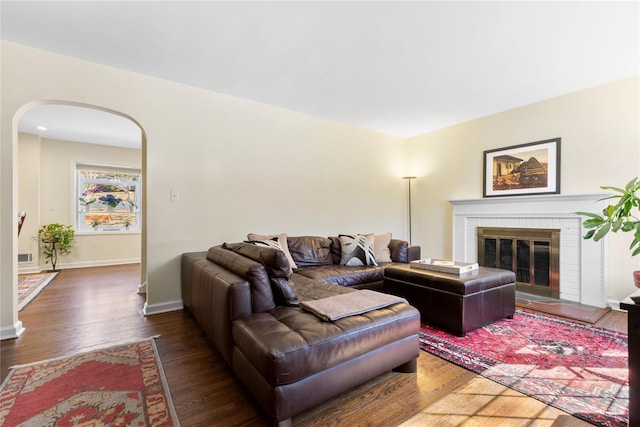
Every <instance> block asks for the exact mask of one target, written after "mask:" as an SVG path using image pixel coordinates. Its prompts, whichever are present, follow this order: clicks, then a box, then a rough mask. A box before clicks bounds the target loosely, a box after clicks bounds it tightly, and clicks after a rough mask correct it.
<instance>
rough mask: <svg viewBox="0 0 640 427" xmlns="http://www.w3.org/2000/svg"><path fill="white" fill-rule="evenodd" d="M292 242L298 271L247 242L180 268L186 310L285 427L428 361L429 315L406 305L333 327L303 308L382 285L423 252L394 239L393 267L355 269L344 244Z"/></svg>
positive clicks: (195, 257)
mask: <svg viewBox="0 0 640 427" xmlns="http://www.w3.org/2000/svg"><path fill="white" fill-rule="evenodd" d="M288 241H289V245H288V248H289V249H290V252H291V256H292V257H293V260H294V261H295V264H297V268H296V269H295V270H294V271H293V273H292V274H291V269H290V263H289V261H288V259H287V257H286V256H285V255H284V254H283V252H282V251H279V250H277V249H273V248H267V247H260V246H256V245H253V244H250V243H244V242H243V243H235V244H223V245H220V246H214V247H212V248H210V249H209V250H208V251H207V252H196V253H186V254H183V256H182V271H181V275H182V298H183V301H184V305H185V307H186V308H187V309H188V310H190V311H191V313H192V314H193V315H194V317H195V318H196V320H197V321H198V323H199V324H200V326H201V327H202V328H203V329H204V330H205V332H206V333H207V335H208V336H209V338H210V339H211V341H212V342H213V343H214V345H215V346H216V348H217V349H218V351H220V353H221V354H222V355H223V356H224V358H225V360H226V362H227V363H228V364H229V366H230V367H231V368H232V369H233V371H234V372H235V374H236V375H237V376H238V377H239V378H240V380H241V381H242V382H243V383H244V384H245V386H246V387H247V388H248V389H249V390H250V392H251V393H252V395H253V396H254V398H255V399H256V400H257V402H258V403H259V404H260V405H261V406H262V408H264V410H265V411H266V413H267V414H268V415H269V417H271V419H272V420H273V422H274V424H275V425H278V426H287V425H290V424H291V417H293V416H294V415H296V414H298V413H300V412H302V411H304V410H306V409H309V408H311V407H313V406H315V405H317V404H319V403H321V402H323V401H325V400H327V399H329V398H331V397H333V396H336V395H337V394H339V393H342V392H344V391H346V390H348V389H350V388H352V387H354V386H356V385H358V384H361V383H364V382H366V381H368V380H370V379H372V378H374V377H376V376H378V375H380V374H382V373H384V372H387V371H389V370H396V371H400V372H415V370H416V365H417V357H418V355H419V341H418V333H419V330H420V314H419V312H418V311H417V310H416V309H415V308H414V307H412V306H410V305H408V304H406V303H402V302H401V303H393V304H391V305H388V306H386V307H383V308H379V309H374V310H371V311H367V312H365V313H362V314H358V315H351V316H348V317H344V318H341V319H339V320H334V321H325V320H322V319H321V318H320V317H318V316H316V315H315V314H312V313H311V312H309V311H307V310H305V309H304V308H302V307H301V306H299V305H295V304H296V300H298V301H301V302H303V301H309V300H318V299H321V298H326V297H331V296H335V295H342V294H347V293H356V294H354V295H357V293H358V292H360V291H359V290H358V289H357V288H366V287H373V288H379V286H380V285H381V283H382V274H383V269H384V267H385V266H387V265H393V263H406V262H408V261H410V260H413V259H418V258H419V257H420V248H419V247H411V248H410V247H409V245H408V244H407V242H406V241H402V240H397V239H392V240H391V242H390V243H389V249H390V252H391V259H392V261H393V262H392V263H386V264H381V265H378V266H367V267H364V266H363V267H347V266H340V265H339V264H336V263H335V262H334V261H335V256H336V254H338V253H339V252H338V250H339V248H336V247H335V245H336V244H340V240H338V239H336V238H324V237H318V236H302V237H289V238H288ZM332 245H333V247H332ZM329 260H331V262H330V261H329ZM338 262H339V260H338ZM336 284H337V285H336ZM340 285H342V286H340ZM283 288H285V289H284V290H283ZM352 296H353V295H352ZM352 296H350V297H352Z"/></svg>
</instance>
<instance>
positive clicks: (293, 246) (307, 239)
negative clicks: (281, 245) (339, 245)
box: [287, 236, 333, 268]
mask: <svg viewBox="0 0 640 427" xmlns="http://www.w3.org/2000/svg"><path fill="white" fill-rule="evenodd" d="M287 245H288V246H289V253H291V257H292V258H293V260H294V262H295V263H296V265H297V266H298V268H300V267H305V266H309V265H330V264H333V257H332V256H331V240H330V239H328V238H326V237H320V236H296V237H291V236H289V237H287Z"/></svg>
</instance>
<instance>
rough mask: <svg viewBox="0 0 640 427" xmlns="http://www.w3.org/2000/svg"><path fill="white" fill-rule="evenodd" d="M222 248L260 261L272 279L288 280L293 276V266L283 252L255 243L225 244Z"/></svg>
mask: <svg viewBox="0 0 640 427" xmlns="http://www.w3.org/2000/svg"><path fill="white" fill-rule="evenodd" d="M222 247H223V248H224V249H228V250H230V251H233V252H235V253H237V254H240V255H243V256H246V257H247V258H251V259H252V260H254V261H258V262H259V263H260V264H262V265H264V266H265V268H266V269H267V273H268V274H269V276H270V277H282V278H285V279H288V278H289V276H291V265H290V264H289V260H287V256H286V255H285V253H284V252H283V251H280V250H278V249H275V248H270V247H265V246H258V245H254V244H253V243H224V244H223V245H222Z"/></svg>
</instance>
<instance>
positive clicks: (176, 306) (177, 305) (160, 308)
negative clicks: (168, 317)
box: [142, 300, 184, 316]
mask: <svg viewBox="0 0 640 427" xmlns="http://www.w3.org/2000/svg"><path fill="white" fill-rule="evenodd" d="M183 308H184V304H183V303H182V300H176V301H167V302H164V303H161V304H151V305H149V303H146V302H145V303H144V307H143V308H142V314H144V315H145V316H150V315H152V314H160V313H167V312H169V311H178V310H182V309H183Z"/></svg>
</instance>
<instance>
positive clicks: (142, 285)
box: [138, 282, 147, 294]
mask: <svg viewBox="0 0 640 427" xmlns="http://www.w3.org/2000/svg"><path fill="white" fill-rule="evenodd" d="M138 293H139V294H146V293H147V282H144V283H140V284H139V285H138Z"/></svg>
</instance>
